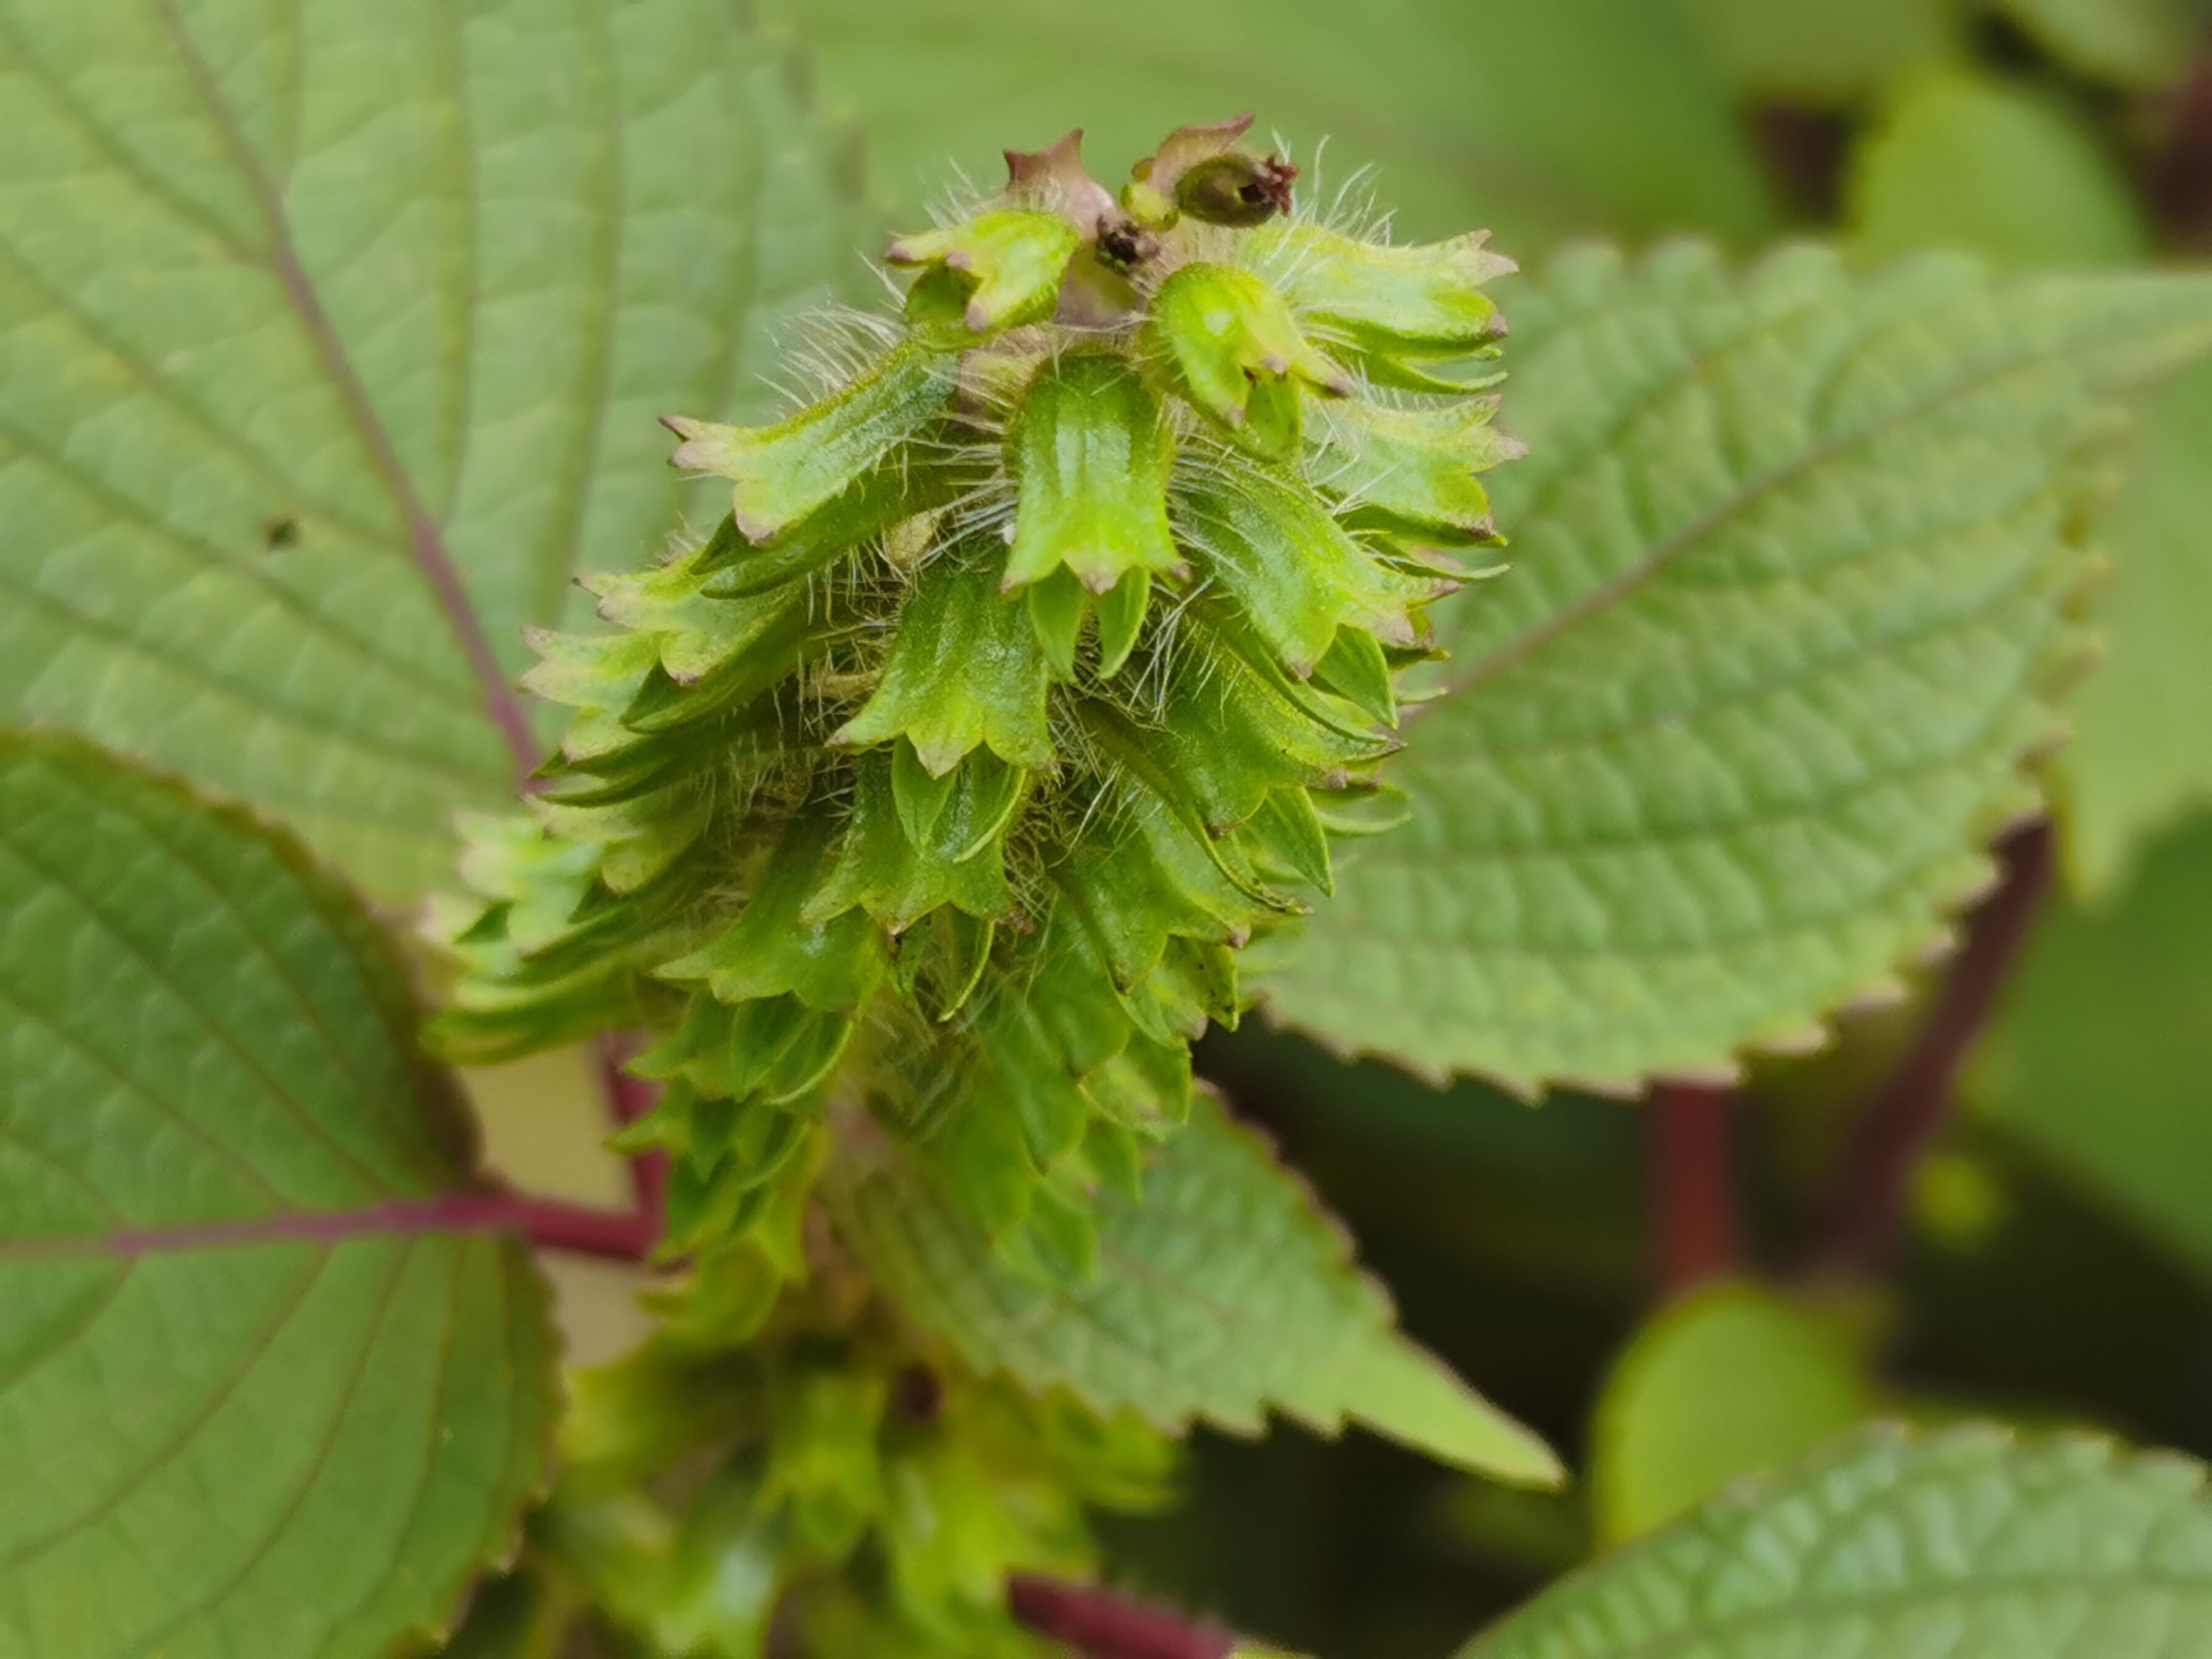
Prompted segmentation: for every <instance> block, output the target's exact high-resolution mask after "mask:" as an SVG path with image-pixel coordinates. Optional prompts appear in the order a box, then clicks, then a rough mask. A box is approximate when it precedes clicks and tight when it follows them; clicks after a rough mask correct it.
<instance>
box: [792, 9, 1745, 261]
mask: <svg viewBox="0 0 2212 1659" xmlns="http://www.w3.org/2000/svg"><path fill="white" fill-rule="evenodd" d="M772 9H773V10H774V12H775V13H776V14H779V15H781V16H782V17H783V19H784V20H785V21H786V23H787V27H790V28H791V29H792V30H793V32H794V33H797V34H798V36H799V38H800V39H801V40H803V41H805V44H806V45H807V46H809V47H810V48H811V56H812V57H813V58H815V60H816V61H817V64H819V66H820V77H821V84H822V87H823V93H824V96H825V98H826V99H827V100H828V101H829V103H830V104H831V105H832V106H833V107H835V108H836V109H838V110H839V111H841V112H849V113H851V114H852V115H853V116H854V118H857V119H858V120H860V122H861V123H862V124H863V125H864V126H865V129H866V132H867V135H868V138H869V141H870V143H869V148H870V151H871V153H872V155H874V156H875V157H877V158H878V160H877V164H876V168H875V172H876V175H877V178H878V180H879V182H880V184H881V185H882V186H883V188H884V189H885V190H887V191H889V192H890V195H891V197H892V199H893V202H894V203H895V204H896V207H897V209H898V210H899V211H900V212H901V213H902V214H903V215H905V216H908V218H915V216H918V215H919V214H920V213H921V210H922V207H923V205H924V204H926V203H927V202H928V201H930V200H932V199H933V198H935V197H937V196H938V194H939V192H940V191H942V189H943V187H944V185H945V176H946V164H947V163H948V162H951V163H956V164H957V166H958V167H961V168H962V169H963V171H964V172H965V173H967V174H968V176H969V177H970V178H972V179H975V180H977V181H978V182H980V183H981V184H983V185H986V186H989V185H996V184H997V183H998V181H999V179H1000V176H1001V172H1000V151H1001V150H1002V149H1005V148H1006V147H1007V146H1008V145H1012V146H1014V147H1016V148H1019V149H1035V148H1037V147H1039V146H1041V145H1042V144H1044V143H1048V142H1049V141H1051V140H1052V139H1054V138H1057V137H1059V136H1060V134H1062V133H1064V132H1066V131H1067V130H1068V129H1069V128H1070V127H1081V128H1083V129H1084V130H1085V133H1086V134H1087V144H1086V149H1087V152H1088V153H1089V155H1091V157H1092V171H1093V172H1094V173H1096V174H1097V177H1099V178H1100V179H1106V180H1108V181H1109V183H1110V182H1112V181H1113V180H1114V179H1115V178H1116V177H1117V176H1118V175H1120V174H1121V171H1122V169H1124V168H1126V167H1128V166H1129V164H1130V163H1132V162H1133V161H1135V160H1136V159H1137V158H1138V157H1139V156H1140V155H1146V154H1148V153H1150V151H1151V150H1152V147H1153V146H1154V145H1155V144H1157V143H1159V142H1160V139H1161V137H1162V136H1163V135H1164V134H1166V133H1168V132H1170V131H1173V130H1175V129H1176V128H1177V127H1179V126H1181V125H1183V124H1184V123H1185V122H1188V121H1190V120H1192V119H1194V118H1206V119H1215V118H1222V117H1226V116H1229V115H1232V114H1235V113H1237V112H1239V111H1243V110H1254V111H1256V112H1258V115H1259V131H1261V132H1262V133H1266V132H1268V131H1277V132H1280V133H1282V134H1284V135H1285V137H1286V138H1288V139H1289V140H1290V141H1291V143H1293V144H1294V146H1295V148H1296V150H1297V159H1298V160H1300V161H1304V162H1308V163H1310V162H1311V161H1313V159H1314V155H1313V152H1314V149H1315V147H1316V144H1318V143H1320V141H1321V140H1322V139H1323V138H1324V137H1327V138H1328V143H1329V148H1328V155H1327V166H1326V167H1324V168H1323V169H1322V172H1323V173H1324V174H1325V178H1324V180H1323V182H1324V183H1326V182H1327V180H1328V179H1336V180H1341V179H1345V178H1346V177H1347V176H1348V175H1349V174H1350V173H1352V170H1353V169H1355V168H1357V167H1364V166H1370V165H1372V166H1377V167H1380V168H1381V169H1382V177H1381V179H1380V185H1381V188H1382V191H1383V194H1384V197H1385V198H1386V199H1387V200H1388V201H1389V203H1390V204H1392V205H1393V207H1394V208H1395V217H1396V222H1397V224H1398V226H1399V228H1400V229H1401V233H1402V235H1403V237H1404V238H1406V239H1419V238H1425V237H1431V236H1443V235H1449V234H1454V233H1455V232H1459V231H1464V230H1470V229H1474V228H1477V227H1478V226H1480V225H1485V224H1487V225H1490V226H1492V228H1495V229H1496V230H1497V232H1498V236H1499V238H1500V245H1501V246H1504V247H1506V248H1507V249H1508V251H1510V252H1513V253H1516V254H1523V255H1525V254H1527V253H1528V252H1532V251H1534V249H1535V248H1536V247H1537V246H1538V245H1539V244H1540V243H1541V244H1544V245H1548V244H1550V243H1551V242H1553V241H1556V240H1558V239H1559V237H1560V236H1562V235H1565V234H1573V233H1576V232H1583V233H1588V232H1592V231H1598V230H1607V229H1610V230H1617V231H1620V232H1625V233H1635V234H1646V235H1649V234H1657V233H1659V232H1661V231H1665V230H1672V229H1675V228H1680V227H1684V226H1693V227H1697V228H1703V229H1705V230H1708V231H1710V232H1711V233H1713V234H1717V235H1720V236H1723V237H1725V238H1726V239H1728V240H1729V241H1730V242H1731V243H1732V244H1734V245H1735V246H1746V247H1748V246H1754V245H1756V244H1757V243H1758V242H1759V240H1762V239H1763V238H1764V237H1765V235H1766V234H1768V232H1769V231H1770V229H1771V224H1772V219H1771V212H1770V210H1769V209H1768V206H1767V204H1766V202H1765V191H1764V189H1763V186H1762V184H1761V179H1760V176H1759V167H1758V163H1757V161H1756V160H1755V158H1754V156H1753V154H1752V151H1751V149H1750V146H1749V144H1748V143H1747V141H1746V139H1745V137H1744V135H1743V134H1742V132H1741V131H1740V130H1739V128H1738V127H1737V125H1736V123H1735V118H1734V112H1733V111H1732V110H1731V109H1730V107H1729V101H1728V99H1727V96H1726V94H1725V91H1724V88H1723V87H1722V85H1721V84H1720V82H1719V79H1718V77H1717V76H1716V75H1715V74H1714V73H1713V72H1712V71H1711V69H1710V68H1709V67H1708V65H1707V64H1705V62H1704V61H1703V60H1702V58H1701V55H1700V53H1699V50H1698V45H1697V42H1696V41H1695V40H1694V39H1693V38H1692V35H1691V33H1690V32H1689V30H1688V29H1687V27H1686V26H1685V25H1684V24H1683V23H1682V22H1681V21H1680V20H1679V19H1678V18H1677V17H1675V16H1674V14H1673V10H1672V9H1671V8H1670V7H1668V6H1656V5H1654V6H1646V5H1620V4H1618V3H1614V0H1370V3H1369V4H1367V5H1366V6H1364V8H1363V9H1361V11H1360V13H1359V23H1358V42H1357V43H1354V42H1352V41H1351V40H1348V38H1347V36H1346V13H1345V11H1344V9H1343V7H1342V6H1341V5H1340V4H1338V3H1334V0H1277V3H1272V4H1268V5H1266V6H1257V5H1255V4H1254V3H1252V0H1121V3H1119V4H1117V5H1115V7H1114V8H1113V10H1112V18H1111V24H1110V27H1109V26H1106V25H1105V24H1103V23H1102V21H1101V17H1100V14H1099V11H1098V9H1097V7H1096V6H1094V5H1091V4H1090V3H1087V0H776V3H775V5H774V7H773V8H772ZM1311 182H1312V181H1311V179H1309V180H1308V183H1309V185H1310V184H1311ZM916 222H918V220H917V221H916Z"/></svg>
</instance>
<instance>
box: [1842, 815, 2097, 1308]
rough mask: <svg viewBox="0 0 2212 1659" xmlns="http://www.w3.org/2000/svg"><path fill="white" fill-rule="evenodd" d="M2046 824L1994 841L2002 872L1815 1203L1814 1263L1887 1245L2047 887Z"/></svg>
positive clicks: (1863, 1255) (1861, 1260)
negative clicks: (1818, 1210) (1818, 1220)
mask: <svg viewBox="0 0 2212 1659" xmlns="http://www.w3.org/2000/svg"><path fill="white" fill-rule="evenodd" d="M2052 842H2053V837H2052V834H2051V825H2050V823H2049V822H2048V821H2047V820H2040V819H2039V820H2038V821H2037V822H2036V823H2031V824H2028V825H2027V826H2026V827H2025V828H2023V829H2016V830H2015V831H2014V832H2013V833H2012V834H2011V835H2009V836H2006V837H2005V838H2004V839H2003V840H2002V842H1998V843H1997V847H1996V854H1997V861H1998V865H1999V866H2000V868H2001V870H2002V878H2001V879H2000V880H1999V882H1998V884H1997V885H1996V890H1994V891H1992V892H1991V893H1990V896H1989V897H1987V898H1986V899H1984V901H1983V902H1982V904H1981V907H1980V908H1978V909H1977V910H1976V911H1975V912H1974V914H1973V915H1972V918H1971V919H1970V920H1969V921H1967V923H1966V943H1965V945H1962V946H1961V947H1960V951H1959V954H1958V955H1957V956H1956V957H1953V958H1952V961H1951V965H1950V969H1949V970H1948V972H1947V973H1946V974H1945V975H1944V976H1943V981H1942V985H1941V986H1940V987H1938V988H1937V990H1936V999H1935V1004H1934V1006H1933V1007H1932V1008H1930V1010H1929V1014H1928V1019H1927V1023H1926V1024H1923V1026H1922V1027H1921V1028H1920V1033H1919V1035H1918V1036H1917V1037H1915V1038H1914V1040H1913V1043H1912V1047H1911V1048H1910V1049H1909V1050H1908V1051H1907V1052H1906V1054H1905V1059H1904V1060H1903V1061H1902V1062H1901V1063H1900V1064H1899V1066H1898V1067H1897V1069H1896V1070H1895V1071H1894V1072H1893V1073H1891V1074H1890V1076H1889V1079H1888V1080H1887V1082H1886V1083H1884V1084H1883V1085H1882V1087H1881V1091H1880V1092H1879V1093H1878V1094H1876V1095H1875V1097H1874V1098H1873V1099H1872V1100H1871V1101H1870V1102H1869V1104H1868V1106H1867V1109H1866V1110H1865V1112H1864V1113H1863V1115H1861V1116H1860V1118H1859V1121H1858V1123H1857V1127H1856V1128H1855V1129H1854V1130H1853V1132H1852V1135H1851V1140H1850V1145H1849V1146H1847V1147H1846V1148H1845V1150H1844V1157H1843V1160H1842V1163H1841V1164H1840V1165H1839V1166H1838V1171H1837V1175H1836V1177H1835V1181H1834V1183H1833V1185H1832V1187H1831V1188H1829V1192H1828V1196H1827V1201H1826V1204H1825V1206H1823V1208H1824V1212H1825V1214H1826V1224H1825V1225H1824V1226H1823V1227H1822V1229H1821V1234H1820V1247H1819V1249H1818V1251H1817V1253H1816V1255H1815V1258H1814V1267H1815V1270H1816V1271H1819V1272H1823V1273H1833V1274H1841V1275H1849V1276H1858V1275H1864V1274H1870V1273H1877V1272H1879V1271H1880V1270H1881V1267H1882V1266H1883V1264H1884V1263H1885V1262H1887V1260H1888V1259H1889V1255H1890V1252H1891V1250H1892V1249H1893V1248H1894V1247H1895V1244H1896V1237H1897V1231H1898V1221H1899V1218H1900V1217H1901V1216H1902V1215H1903V1213H1904V1210H1905V1193H1906V1191H1907V1189H1908V1188H1910V1186H1911V1182H1912V1176H1913V1172H1914V1171H1915V1170H1917V1169H1918V1167H1919V1164H1920V1158H1921V1156H1922V1154H1923V1153H1924V1152H1926V1151H1927V1150H1928V1147H1929V1143H1930V1142H1932V1141H1933V1140H1934V1139H1935V1138H1936V1133H1938V1132H1939V1131H1940V1130H1941V1129H1942V1127H1943V1122H1944V1120H1945V1119H1946V1118H1947V1117H1948V1115H1950V1110H1951V1103H1952V1100H1953V1098H1954V1096H1955V1094H1956V1091H1957V1085H1958V1079H1959V1068H1960V1066H1962V1065H1963V1064H1964V1063H1965V1062H1966V1056H1967V1055H1968V1054H1971V1053H1972V1051H1973V1047H1974V1042H1975V1040H1976V1039H1977V1038H1978V1037H1979V1036H1981V1034H1982V1032H1983V1030H1984V1029H1985V1028H1986V1027H1987V1026H1988V1024H1989V1022H1990V1016H1991V1015H1992V1014H1993V1013H1995V1012H1996V1005H1997V999H1998V995H1999V994H2000V993H2001V992H2002V990H2003V989H2004V987H2005V984H2006V982H2007V981H2008V980H2009V979H2010V978H2011V977H2012V970H2013V969H2014V967H2015V965H2016V964H2017V963H2018V962H2019V961H2020V957H2021V950H2022V949H2023V947H2024V946H2025V945H2027V939H2028V936H2029V934H2030V933H2032V932H2033V929H2034V924H2035V918H2036V916H2037V915H2038V914H2039V912H2040V910H2041V909H2042V906H2043V899H2044V896H2045V893H2047V892H2048V891H2049V890H2050V888H2051V866H2052V864H2053V862H2054V851H2053V845H2052Z"/></svg>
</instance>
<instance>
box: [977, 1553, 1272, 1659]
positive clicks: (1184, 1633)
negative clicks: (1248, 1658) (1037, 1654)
mask: <svg viewBox="0 0 2212 1659" xmlns="http://www.w3.org/2000/svg"><path fill="white" fill-rule="evenodd" d="M1006 1606H1007V1608H1008V1609H1009V1610H1010V1611H1011V1612H1012V1613H1013V1615H1014V1618H1015V1620H1016V1621H1017V1622H1018V1623H1019V1624H1021V1625H1022V1626H1024V1627H1025V1628H1026V1629H1029V1630H1031V1631H1034V1632H1036V1634H1038V1635H1039V1636H1042V1637H1046V1638H1049V1639H1050V1640H1052V1641H1055V1642H1061V1643H1065V1644H1066V1645H1067V1646H1068V1647H1070V1648H1073V1650H1075V1651H1076V1652H1077V1653H1079V1654H1080V1655H1082V1656H1083V1659H1229V1656H1230V1655H1231V1653H1234V1652H1235V1651H1236V1650H1237V1638H1235V1637H1233V1636H1231V1635H1230V1634H1229V1633H1228V1632H1225V1631H1222V1630H1217V1629H1215V1628H1213V1627H1212V1626H1208V1625H1199V1624H1194V1623H1192V1622H1191V1621H1190V1620H1187V1619H1184V1618H1182V1617H1180V1616H1179V1615H1177V1614H1175V1613H1167V1612H1164V1611H1163V1610H1162V1609H1160V1608H1158V1607H1148V1606H1146V1604H1145V1603H1144V1602H1141V1601H1131V1600H1129V1599H1128V1598H1127V1597H1125V1596H1121V1595H1115V1594H1114V1593H1113V1592H1112V1591H1110V1590H1103V1589H1099V1588H1098V1587H1097V1585H1095V1584H1067V1583H1061V1582H1060V1580H1059V1579H1056V1578H1041V1577H1037V1576H1036V1575H1035V1574H1033V1573H1026V1572H1018V1573H1016V1574H1014V1575H1013V1576H1012V1577H1010V1578H1009V1579H1007V1581H1006Z"/></svg>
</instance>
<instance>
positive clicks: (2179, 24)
mask: <svg viewBox="0 0 2212 1659" xmlns="http://www.w3.org/2000/svg"><path fill="white" fill-rule="evenodd" d="M2002 3H2003V6H2004V9H2005V10H2006V11H2008V12H2009V13H2010V14H2011V15H2012V17H2013V19H2014V21H2016V22H2018V23H2019V24H2020V25H2021V27H2023V28H2025V29H2026V30H2027V32H2028V33H2030V34H2031V35H2033V36H2034V37H2035V39H2036V40H2038V41H2039V42H2040V43H2041V45H2042V46H2043V48H2044V50H2045V51H2046V52H2050V53H2051V54H2052V55H2053V56H2054V57H2057V58H2059V59H2061V60H2062V61H2063V62H2065V63H2067V64H2070V65H2072V66H2073V67H2074V68H2075V69H2077V70H2081V72H2082V73H2083V74H2085V75H2089V76H2095V77H2097V78H2099V79H2100V80H2106V81H2112V82H2118V83H2119V84H2120V85H2122V86H2129V87H2163V86H2169V85H2171V84H2172V82H2176V81H2179V80H2180V79H2181V78H2182V76H2185V75H2186V74H2187V73H2188V72H2189V64H2190V58H2191V54H2192V52H2194V50H2195V48H2196V46H2197V15H2196V14H2197V12H2198V10H2199V8H2197V7H2196V6H2194V5H2192V4H2190V3H2188V0H2002Z"/></svg>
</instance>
